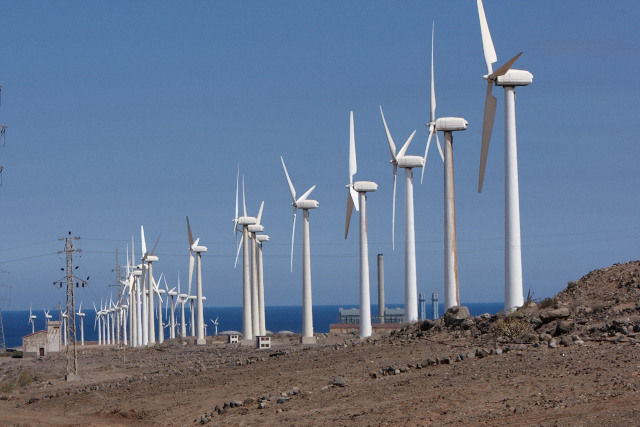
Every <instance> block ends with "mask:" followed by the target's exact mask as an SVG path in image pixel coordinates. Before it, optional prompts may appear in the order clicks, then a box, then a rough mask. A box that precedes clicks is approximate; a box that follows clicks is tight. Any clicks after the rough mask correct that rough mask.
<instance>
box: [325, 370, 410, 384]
mask: <svg viewBox="0 0 640 427" xmlns="http://www.w3.org/2000/svg"><path fill="white" fill-rule="evenodd" d="M398 373H399V372H398ZM347 382H348V380H347V379H346V378H342V377H338V378H334V380H333V385H335V386H338V387H346V386H347Z"/></svg>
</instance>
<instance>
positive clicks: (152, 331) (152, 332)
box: [140, 227, 162, 346]
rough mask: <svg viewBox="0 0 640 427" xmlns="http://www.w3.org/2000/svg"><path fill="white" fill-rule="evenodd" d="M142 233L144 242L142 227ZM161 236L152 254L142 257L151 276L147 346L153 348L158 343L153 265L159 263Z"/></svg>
mask: <svg viewBox="0 0 640 427" xmlns="http://www.w3.org/2000/svg"><path fill="white" fill-rule="evenodd" d="M140 233H141V237H142V241H143V242H144V228H142V227H140ZM160 236H162V233H160V235H159V236H158V240H156V244H155V245H153V249H152V250H151V253H146V252H144V253H143V256H142V261H143V262H146V263H147V270H148V273H147V275H148V276H149V278H148V279H147V282H148V284H149V286H148V291H149V298H148V300H149V307H148V309H147V314H148V316H149V321H148V325H147V327H148V329H149V332H148V338H149V340H148V342H147V345H149V346H152V345H154V344H155V343H156V327H155V319H154V316H155V313H154V308H153V288H152V283H153V263H154V262H157V261H158V257H157V256H155V255H154V254H155V253H156V248H157V247H158V242H159V241H160ZM144 247H145V248H146V244H144Z"/></svg>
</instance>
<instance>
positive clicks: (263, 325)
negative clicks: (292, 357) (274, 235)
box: [214, 234, 269, 336]
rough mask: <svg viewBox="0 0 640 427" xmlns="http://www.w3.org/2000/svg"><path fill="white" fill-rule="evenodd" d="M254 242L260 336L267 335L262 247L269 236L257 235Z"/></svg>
mask: <svg viewBox="0 0 640 427" xmlns="http://www.w3.org/2000/svg"><path fill="white" fill-rule="evenodd" d="M256 240H257V241H258V305H259V312H260V322H259V323H260V335H262V336H264V335H267V326H266V323H265V322H266V321H265V310H264V261H263V258H262V245H263V244H264V242H268V241H269V236H268V235H266V234H258V235H257V236H256ZM217 320H218V318H216V323H214V325H216V335H218V333H217V330H218V323H217Z"/></svg>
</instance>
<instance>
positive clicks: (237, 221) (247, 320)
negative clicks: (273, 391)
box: [233, 166, 257, 345]
mask: <svg viewBox="0 0 640 427" xmlns="http://www.w3.org/2000/svg"><path fill="white" fill-rule="evenodd" d="M239 183H240V166H238V176H237V178H236V216H235V217H234V219H233V222H234V226H233V229H234V232H235V233H236V240H237V235H238V225H240V226H242V238H241V240H240V245H239V246H238V253H239V251H240V247H242V337H243V342H244V343H245V344H246V345H251V344H253V335H254V331H253V321H252V316H251V314H252V313H251V270H250V258H249V256H250V254H249V245H248V244H246V245H243V242H246V241H247V240H248V239H249V226H250V225H252V224H255V223H256V222H257V219H256V218H254V217H251V216H247V204H246V203H245V197H244V176H243V177H242V209H243V215H242V216H241V217H239V216H238V185H239ZM237 264H238V255H237V254H236V265H237Z"/></svg>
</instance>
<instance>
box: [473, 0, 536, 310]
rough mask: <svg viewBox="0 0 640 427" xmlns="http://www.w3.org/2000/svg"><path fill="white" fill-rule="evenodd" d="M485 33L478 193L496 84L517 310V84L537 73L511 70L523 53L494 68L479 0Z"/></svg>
mask: <svg viewBox="0 0 640 427" xmlns="http://www.w3.org/2000/svg"><path fill="white" fill-rule="evenodd" d="M477 5H478V15H479V18H480V32H481V34H482V48H483V50H484V59H485V62H486V64H487V74H485V75H484V79H485V80H486V81H487V95H486V98H485V104H484V121H483V124H482V150H481V153H480V174H479V180H478V193H479V192H481V191H482V183H483V180H484V171H485V166H486V164H487V154H488V153H489V142H490V141H491V133H492V131H493V120H494V118H495V115H496V104H497V100H496V97H495V96H493V94H492V89H493V86H494V85H496V86H502V88H503V89H504V104H505V105H504V145H505V148H504V191H505V195H504V200H505V206H504V214H505V225H504V231H505V236H504V240H505V245H504V246H505V257H504V258H505V274H504V276H505V281H504V282H505V283H504V287H505V288H504V307H505V309H506V310H507V311H508V310H513V309H515V308H517V307H520V306H522V304H524V294H523V287H522V252H521V241H520V192H519V187H518V148H517V141H516V106H515V88H516V86H528V85H530V84H531V83H532V82H533V74H531V73H530V72H528V71H525V70H515V69H511V66H512V65H513V63H514V62H515V61H516V59H518V58H519V57H520V55H522V52H520V53H519V54H517V55H516V56H514V57H513V58H511V59H510V60H509V61H508V62H507V63H506V64H504V65H503V66H501V67H500V68H498V69H497V70H495V71H494V70H493V67H492V64H493V63H495V62H497V61H498V57H497V55H496V51H495V48H494V46H493V41H492V40H491V34H490V33H489V25H488V24H487V18H486V16H485V14H484V7H483V6H482V0H477Z"/></svg>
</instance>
